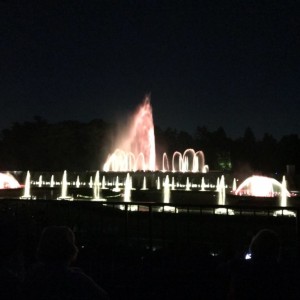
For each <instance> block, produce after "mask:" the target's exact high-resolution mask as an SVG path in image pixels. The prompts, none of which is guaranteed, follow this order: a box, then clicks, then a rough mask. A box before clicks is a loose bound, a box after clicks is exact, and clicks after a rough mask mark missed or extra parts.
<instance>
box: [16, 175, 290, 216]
mask: <svg viewBox="0 0 300 300" xmlns="http://www.w3.org/2000/svg"><path fill="white" fill-rule="evenodd" d="M249 181H251V182H252V186H253V182H260V183H262V186H264V187H266V186H268V183H270V184H277V185H278V186H280V188H281V193H280V197H281V206H282V207H286V204H287V197H289V196H290V193H289V192H288V191H287V189H286V181H285V177H284V176H283V180H282V183H281V184H280V183H279V182H277V181H276V180H275V179H272V178H267V177H262V176H252V177H250V178H248V179H247V180H245V181H244V182H243V183H242V184H241V185H240V186H239V187H238V188H237V180H236V179H233V184H232V190H231V192H232V193H234V194H237V195H238V194H242V193H241V191H242V188H243V187H244V186H246V185H247V184H248V183H249ZM31 185H35V186H38V187H43V186H49V187H52V188H54V187H55V186H61V195H60V196H59V197H58V198H57V200H74V198H73V197H72V196H70V195H68V186H71V185H72V186H74V187H77V188H80V187H82V186H86V183H85V182H84V183H82V182H81V181H80V178H79V176H77V179H76V181H74V182H68V180H67V172H66V171H64V173H63V176H62V181H61V182H56V181H55V180H54V175H52V176H51V180H50V182H44V181H43V178H42V175H41V176H40V177H39V180H38V181H31V175H30V172H29V171H28V172H27V175H26V180H25V185H24V193H23V196H21V197H20V198H21V199H35V196H33V195H31ZM88 186H89V187H90V188H91V189H93V197H91V200H92V201H106V200H107V199H105V198H102V196H101V190H104V189H111V190H112V191H113V192H118V193H120V195H121V196H122V197H123V201H124V202H130V201H131V191H132V190H134V187H133V185H132V177H131V176H130V174H129V173H127V176H126V179H125V181H124V182H123V183H121V182H119V177H118V176H116V178H115V180H114V182H106V180H105V176H102V180H101V181H100V172H99V171H97V172H96V174H95V177H94V178H93V177H92V176H91V177H90V181H89V183H88ZM156 188H157V190H162V194H163V202H164V203H170V197H171V191H174V190H186V191H191V190H198V191H205V190H215V191H216V192H217V195H218V204H219V205H225V200H226V189H228V186H227V185H226V184H225V178H224V175H222V176H221V177H220V178H217V183H216V185H212V184H206V183H205V179H204V177H202V178H201V184H192V183H190V181H189V178H188V177H187V179H186V183H185V184H180V183H179V182H176V183H175V179H174V177H172V178H171V180H170V178H169V175H166V176H165V178H164V179H163V180H162V183H161V181H160V177H157V180H156ZM141 190H147V182H146V177H144V179H143V186H142V188H141ZM256 196H262V195H259V194H256ZM268 196H270V195H268ZM217 213H218V211H217ZM219 213H222V208H220V209H219ZM226 213H227V214H228V210H227V211H226ZM232 213H233V212H232V211H231V210H229V214H232Z"/></svg>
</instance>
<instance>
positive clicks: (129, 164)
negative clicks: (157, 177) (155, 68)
mask: <svg viewBox="0 0 300 300" xmlns="http://www.w3.org/2000/svg"><path fill="white" fill-rule="evenodd" d="M115 149H116V150H115V151H114V152H113V154H111V155H109V157H108V159H107V161H106V163H105V164H104V171H127V170H129V171H136V170H150V171H155V169H156V166H155V159H156V158H155V136H154V124H153V116H152V107H151V104H150V96H149V95H147V96H146V97H145V99H144V102H143V103H142V104H141V105H140V106H139V107H138V109H137V110H136V112H135V114H134V115H133V117H132V120H131V122H130V125H129V127H128V129H127V132H126V134H124V133H122V135H121V138H120V139H118V141H117V143H116V147H115Z"/></svg>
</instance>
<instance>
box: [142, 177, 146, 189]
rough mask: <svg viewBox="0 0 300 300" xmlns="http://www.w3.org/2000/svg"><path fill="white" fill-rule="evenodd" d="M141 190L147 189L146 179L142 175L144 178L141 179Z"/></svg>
mask: <svg viewBox="0 0 300 300" xmlns="http://www.w3.org/2000/svg"><path fill="white" fill-rule="evenodd" d="M142 190H143V191H145V190H147V180H146V176H144V179H143V186H142Z"/></svg>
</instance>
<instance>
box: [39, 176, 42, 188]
mask: <svg viewBox="0 0 300 300" xmlns="http://www.w3.org/2000/svg"><path fill="white" fill-rule="evenodd" d="M42 186H43V176H42V175H40V176H39V181H38V187H42Z"/></svg>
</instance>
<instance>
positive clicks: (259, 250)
mask: <svg viewBox="0 0 300 300" xmlns="http://www.w3.org/2000/svg"><path fill="white" fill-rule="evenodd" d="M249 249H250V253H251V258H252V259H256V260H269V261H271V260H272V261H278V260H279V255H280V239H279V236H278V234H277V233H276V232H274V231H273V230H270V229H262V230H260V231H259V232H258V233H257V234H256V235H255V236H254V237H253V238H252V241H251V243H250V247H249Z"/></svg>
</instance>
